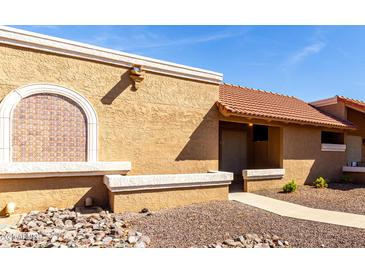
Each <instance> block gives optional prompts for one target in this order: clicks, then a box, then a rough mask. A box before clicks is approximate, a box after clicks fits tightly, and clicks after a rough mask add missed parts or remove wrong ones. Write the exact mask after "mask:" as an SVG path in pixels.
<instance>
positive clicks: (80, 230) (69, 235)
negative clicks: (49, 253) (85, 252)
mask: <svg viewBox="0 0 365 274" xmlns="http://www.w3.org/2000/svg"><path fill="white" fill-rule="evenodd" d="M14 228H15V229H6V230H0V247H48V248H74V247H118V248H124V247H139V248H143V247H146V246H148V245H149V244H150V243H151V240H150V238H149V237H148V236H146V235H143V234H142V233H140V232H138V231H135V230H132V229H130V230H128V228H129V225H128V224H127V223H125V222H124V220H123V218H122V217H121V216H119V215H117V214H113V213H109V212H107V211H100V212H99V213H92V214H81V213H79V212H77V213H76V212H75V211H73V210H71V209H57V208H53V207H50V208H48V210H46V211H45V212H38V211H32V212H30V213H28V214H27V215H26V216H25V217H24V218H23V220H22V221H21V223H20V224H19V225H18V226H16V227H14Z"/></svg>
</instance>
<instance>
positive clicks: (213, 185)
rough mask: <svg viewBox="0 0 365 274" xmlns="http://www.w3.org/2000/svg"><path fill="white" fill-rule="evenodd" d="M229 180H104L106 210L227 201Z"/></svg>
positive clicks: (214, 176)
mask: <svg viewBox="0 0 365 274" xmlns="http://www.w3.org/2000/svg"><path fill="white" fill-rule="evenodd" d="M232 180H233V174H232V173H228V172H212V173H195V174H168V175H139V176H118V175H106V176H104V183H105V185H106V186H107V188H108V190H109V203H110V207H111V209H112V210H113V211H114V212H116V213H120V212H138V211H140V210H141V209H142V208H148V209H149V210H160V209H164V208H171V207H177V206H184V205H189V204H192V203H202V202H208V201H213V200H228V186H229V185H230V184H231V182H232Z"/></svg>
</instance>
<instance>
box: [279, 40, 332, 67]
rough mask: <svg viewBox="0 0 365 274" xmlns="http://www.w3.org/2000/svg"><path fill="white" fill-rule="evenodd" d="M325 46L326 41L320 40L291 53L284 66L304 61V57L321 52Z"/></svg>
mask: <svg viewBox="0 0 365 274" xmlns="http://www.w3.org/2000/svg"><path fill="white" fill-rule="evenodd" d="M325 46H326V44H325V43H324V42H321V41H319V42H316V43H313V44H311V45H308V46H306V47H304V48H302V49H300V50H298V51H297V52H296V53H294V54H293V55H291V56H290V57H289V58H288V60H287V61H286V62H285V63H284V68H287V67H289V66H292V65H295V64H298V63H300V62H302V61H304V59H306V58H307V57H309V56H311V55H314V54H317V53H319V52H321V51H322V50H323V49H324V48H325Z"/></svg>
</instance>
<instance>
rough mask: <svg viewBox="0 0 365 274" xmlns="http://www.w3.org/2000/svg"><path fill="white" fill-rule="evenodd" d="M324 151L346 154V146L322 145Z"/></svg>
mask: <svg viewBox="0 0 365 274" xmlns="http://www.w3.org/2000/svg"><path fill="white" fill-rule="evenodd" d="M321 150H322V151H332V152H345V151H346V145H341V144H322V145H321Z"/></svg>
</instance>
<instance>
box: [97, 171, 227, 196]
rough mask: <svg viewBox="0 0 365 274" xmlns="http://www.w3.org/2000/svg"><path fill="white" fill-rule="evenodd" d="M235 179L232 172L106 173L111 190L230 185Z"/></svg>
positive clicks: (107, 183) (105, 182) (106, 179)
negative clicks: (128, 174) (130, 174)
mask: <svg viewBox="0 0 365 274" xmlns="http://www.w3.org/2000/svg"><path fill="white" fill-rule="evenodd" d="M232 180H233V173H230V172H209V173H191V174H162V175H134V176H121V175H105V176H104V184H105V185H106V186H107V187H108V189H109V190H110V191H111V192H120V191H131V190H140V189H165V188H183V187H199V186H216V185H229V184H231V182H232Z"/></svg>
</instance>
